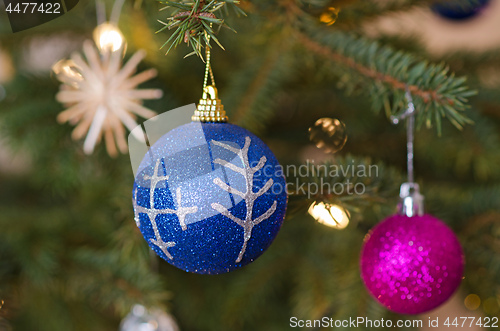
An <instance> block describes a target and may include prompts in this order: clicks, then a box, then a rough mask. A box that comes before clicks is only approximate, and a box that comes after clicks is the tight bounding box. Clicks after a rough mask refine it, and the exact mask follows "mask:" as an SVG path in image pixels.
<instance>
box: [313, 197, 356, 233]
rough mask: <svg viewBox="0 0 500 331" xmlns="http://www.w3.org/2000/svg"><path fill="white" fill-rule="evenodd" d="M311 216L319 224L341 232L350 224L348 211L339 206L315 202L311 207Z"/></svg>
mask: <svg viewBox="0 0 500 331" xmlns="http://www.w3.org/2000/svg"><path fill="white" fill-rule="evenodd" d="M309 214H310V215H311V216H312V217H314V219H315V220H317V221H318V222H319V223H321V224H324V225H326V226H330V227H332V228H336V229H339V230H341V229H344V228H345V227H346V226H347V225H348V224H349V215H348V213H347V211H346V210H345V209H344V208H342V207H340V206H337V205H328V204H325V203H323V202H319V203H317V202H313V203H312V204H311V206H310V207H309Z"/></svg>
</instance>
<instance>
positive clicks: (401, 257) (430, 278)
mask: <svg viewBox="0 0 500 331" xmlns="http://www.w3.org/2000/svg"><path fill="white" fill-rule="evenodd" d="M463 268H464V255H463V251H462V248H461V246H460V243H459V242H458V240H457V238H456V236H455V234H454V233H453V231H452V230H450V229H449V228H448V227H447V226H446V225H445V224H444V223H443V222H442V221H440V220H438V219H437V218H435V217H433V216H430V215H423V216H415V217H407V216H403V215H393V216H391V217H389V218H387V219H386V220H384V221H383V222H381V223H380V224H378V225H377V226H376V227H375V228H373V229H372V230H370V232H369V233H368V234H367V235H366V237H365V240H364V244H363V248H362V252H361V277H362V279H363V281H364V283H365V285H366V287H367V288H368V290H369V291H370V293H371V294H372V295H373V296H374V297H375V299H377V300H378V301H379V302H380V303H381V304H383V305H384V306H385V307H387V308H388V309H390V310H392V311H394V312H397V313H400V314H420V313H423V312H426V311H429V310H431V309H434V308H436V307H437V306H439V305H441V304H442V303H443V302H445V301H446V300H447V299H448V298H449V297H450V296H451V295H452V294H453V292H455V290H456V289H457V288H458V286H459V285H460V282H461V280H462V274H463Z"/></svg>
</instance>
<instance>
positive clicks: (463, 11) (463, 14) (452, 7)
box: [432, 0, 490, 21]
mask: <svg viewBox="0 0 500 331" xmlns="http://www.w3.org/2000/svg"><path fill="white" fill-rule="evenodd" d="M489 2H490V0H467V1H463V0H462V1H457V0H450V1H444V2H437V3H436V4H434V5H432V10H433V11H434V12H435V13H437V14H438V15H440V16H441V17H443V18H446V19H449V20H454V21H462V20H467V19H470V18H473V17H475V16H476V15H478V14H479V13H481V12H482V11H483V10H484V8H485V7H487V5H488V4H489Z"/></svg>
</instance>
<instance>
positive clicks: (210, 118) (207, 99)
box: [191, 85, 227, 123]
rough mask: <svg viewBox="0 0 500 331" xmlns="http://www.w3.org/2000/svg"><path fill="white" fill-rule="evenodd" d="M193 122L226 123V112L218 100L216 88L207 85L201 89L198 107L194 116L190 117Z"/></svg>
mask: <svg viewBox="0 0 500 331" xmlns="http://www.w3.org/2000/svg"><path fill="white" fill-rule="evenodd" d="M191 120H192V121H193V122H214V123H225V122H227V116H226V111H225V110H224V105H223V104H222V102H221V101H220V99H219V96H218V93H217V88H216V87H215V86H213V85H208V86H207V87H205V88H204V89H203V96H202V98H201V99H200V102H199V104H198V107H196V111H195V112H194V115H193V116H192V117H191Z"/></svg>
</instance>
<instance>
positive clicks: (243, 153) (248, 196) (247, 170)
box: [212, 137, 277, 263]
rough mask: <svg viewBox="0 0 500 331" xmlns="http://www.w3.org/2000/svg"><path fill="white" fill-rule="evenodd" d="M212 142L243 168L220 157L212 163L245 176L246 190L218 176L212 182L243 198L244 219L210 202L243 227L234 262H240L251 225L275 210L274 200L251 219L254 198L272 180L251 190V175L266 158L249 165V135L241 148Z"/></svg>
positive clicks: (262, 192)
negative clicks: (234, 158)
mask: <svg viewBox="0 0 500 331" xmlns="http://www.w3.org/2000/svg"><path fill="white" fill-rule="evenodd" d="M212 142H213V143H214V144H215V145H217V146H220V147H223V148H225V149H227V150H229V151H231V152H233V153H235V154H236V155H238V157H239V158H240V159H241V160H242V161H243V165H244V168H241V167H238V166H236V165H234V164H232V163H230V162H228V161H225V160H222V159H216V160H215V161H214V163H217V164H220V165H222V166H224V167H226V168H228V169H230V170H233V171H235V172H237V173H239V174H241V175H242V176H243V177H245V181H246V192H241V191H239V190H237V189H235V188H233V187H231V186H229V185H227V184H226V183H225V182H223V181H222V180H221V179H220V178H215V179H214V183H215V184H216V185H218V186H219V187H220V188H221V189H223V190H224V191H226V192H228V193H231V194H236V195H238V196H240V197H241V198H242V199H244V200H245V203H246V217H245V219H240V218H238V217H236V216H234V215H233V214H231V213H230V212H229V210H228V209H227V208H226V207H224V206H222V205H221V204H219V203H212V208H213V209H215V210H217V211H218V212H219V213H221V214H222V215H224V216H226V217H227V218H229V219H230V220H232V221H233V222H235V223H236V224H238V225H239V226H241V227H242V228H243V231H244V235H243V246H242V248H241V251H240V253H239V255H238V258H237V259H236V263H239V262H241V260H242V258H243V255H244V254H245V251H246V247H247V243H248V241H249V240H250V238H251V237H252V230H253V227H254V226H256V225H257V224H259V223H261V222H262V221H264V220H267V219H268V218H269V217H270V216H271V215H272V214H273V213H274V212H275V211H276V205H277V201H274V203H273V205H272V206H271V207H270V208H269V209H268V210H267V211H266V212H264V213H263V214H262V215H260V216H258V217H257V218H255V219H253V218H252V217H253V215H252V212H253V207H254V204H255V200H257V198H258V197H260V196H262V195H263V194H264V193H266V192H267V191H268V190H269V189H270V188H271V186H272V185H273V183H274V181H273V179H272V178H271V179H269V180H268V181H267V182H266V183H265V184H264V186H263V187H262V188H261V189H259V190H258V191H257V192H254V191H253V177H254V174H255V173H256V172H257V171H259V170H260V169H262V167H264V165H265V164H266V161H267V158H266V157H265V156H262V157H261V158H260V160H259V163H258V164H257V165H256V166H255V167H251V166H250V163H249V160H248V150H249V148H250V143H251V142H252V140H251V138H250V137H245V145H244V146H243V148H242V149H239V148H235V147H232V146H230V145H228V144H225V143H222V142H218V141H215V140H212Z"/></svg>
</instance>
